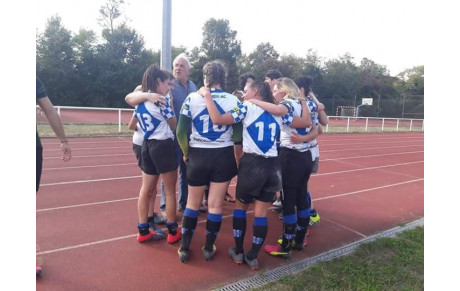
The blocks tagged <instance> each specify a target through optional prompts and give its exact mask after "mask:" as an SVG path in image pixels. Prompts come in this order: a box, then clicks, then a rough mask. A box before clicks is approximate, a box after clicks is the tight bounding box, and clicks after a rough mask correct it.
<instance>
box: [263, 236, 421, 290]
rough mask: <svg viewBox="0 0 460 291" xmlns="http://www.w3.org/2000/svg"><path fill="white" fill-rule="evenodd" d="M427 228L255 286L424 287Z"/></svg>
mask: <svg viewBox="0 0 460 291" xmlns="http://www.w3.org/2000/svg"><path fill="white" fill-rule="evenodd" d="M423 276H424V228H423V227H417V228H415V229H412V230H408V231H405V232H402V233H400V234H399V235H398V236H397V237H394V238H380V239H377V240H376V241H374V242H371V243H368V244H363V245H361V246H359V247H358V248H357V250H356V251H355V252H353V253H352V254H350V255H347V256H344V257H340V258H336V259H333V260H331V261H327V262H321V263H319V264H317V265H315V266H313V267H311V268H309V269H307V270H305V271H302V272H300V273H298V274H296V275H290V276H286V277H283V278H282V279H281V280H279V281H278V282H275V283H269V284H267V285H265V286H263V287H261V288H258V289H255V290H423V289H424V277H423Z"/></svg>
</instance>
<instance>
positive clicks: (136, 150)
mask: <svg viewBox="0 0 460 291" xmlns="http://www.w3.org/2000/svg"><path fill="white" fill-rule="evenodd" d="M133 152H134V155H135V156H136V160H137V165H138V166H139V168H141V170H142V159H141V154H142V146H140V145H137V144H135V143H133Z"/></svg>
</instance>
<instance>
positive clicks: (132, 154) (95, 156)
mask: <svg viewBox="0 0 460 291" xmlns="http://www.w3.org/2000/svg"><path fill="white" fill-rule="evenodd" d="M114 156H134V153H132V152H131V153H129V154H111V155H93V156H72V159H75V158H100V157H114ZM61 158H62V157H61V156H58V157H48V158H43V159H44V160H53V159H61Z"/></svg>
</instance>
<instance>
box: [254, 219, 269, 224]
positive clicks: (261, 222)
mask: <svg viewBox="0 0 460 291" xmlns="http://www.w3.org/2000/svg"><path fill="white" fill-rule="evenodd" d="M254 225H255V226H266V225H268V220H267V217H254Z"/></svg>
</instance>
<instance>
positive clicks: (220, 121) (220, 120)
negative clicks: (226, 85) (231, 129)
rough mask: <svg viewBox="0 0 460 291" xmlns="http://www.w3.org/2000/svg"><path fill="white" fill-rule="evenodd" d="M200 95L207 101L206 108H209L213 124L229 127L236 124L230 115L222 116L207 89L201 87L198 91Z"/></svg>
mask: <svg viewBox="0 0 460 291" xmlns="http://www.w3.org/2000/svg"><path fill="white" fill-rule="evenodd" d="M198 94H200V95H201V96H203V97H204V100H205V101H206V107H207V108H208V112H209V117H210V118H211V120H212V123H214V124H217V125H229V124H234V123H235V120H234V119H233V116H232V115H231V114H230V113H228V112H227V113H224V114H220V112H219V109H217V107H216V104H214V100H213V99H212V95H211V92H210V91H209V89H208V88H206V87H201V88H200V90H198Z"/></svg>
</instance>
